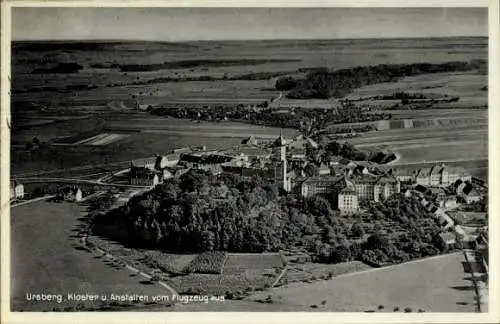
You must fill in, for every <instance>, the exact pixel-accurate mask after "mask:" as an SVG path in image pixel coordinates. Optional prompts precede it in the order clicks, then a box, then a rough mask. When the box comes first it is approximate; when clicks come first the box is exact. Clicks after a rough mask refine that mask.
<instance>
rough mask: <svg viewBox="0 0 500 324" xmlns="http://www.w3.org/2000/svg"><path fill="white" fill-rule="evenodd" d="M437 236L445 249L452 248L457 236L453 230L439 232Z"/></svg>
mask: <svg viewBox="0 0 500 324" xmlns="http://www.w3.org/2000/svg"><path fill="white" fill-rule="evenodd" d="M439 238H440V239H441V241H442V242H443V245H444V246H446V248H447V249H454V248H455V245H456V244H457V236H456V235H455V233H453V232H444V233H440V234H439Z"/></svg>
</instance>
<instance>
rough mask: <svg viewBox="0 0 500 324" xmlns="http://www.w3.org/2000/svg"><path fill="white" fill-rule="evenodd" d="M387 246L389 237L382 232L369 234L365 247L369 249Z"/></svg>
mask: <svg viewBox="0 0 500 324" xmlns="http://www.w3.org/2000/svg"><path fill="white" fill-rule="evenodd" d="M388 246H389V239H388V238H387V237H386V236H385V235H384V234H382V233H376V234H373V235H370V236H369V237H368V240H367V241H366V247H367V248H368V249H370V250H374V249H384V248H387V247H388Z"/></svg>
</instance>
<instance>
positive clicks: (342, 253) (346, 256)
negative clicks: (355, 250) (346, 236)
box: [330, 245, 351, 263]
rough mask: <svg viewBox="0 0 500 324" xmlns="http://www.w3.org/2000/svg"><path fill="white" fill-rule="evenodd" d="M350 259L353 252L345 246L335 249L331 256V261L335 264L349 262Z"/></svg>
mask: <svg viewBox="0 0 500 324" xmlns="http://www.w3.org/2000/svg"><path fill="white" fill-rule="evenodd" d="M350 259H351V251H350V250H349V248H347V247H345V246H343V245H340V246H337V247H335V248H334V249H333V251H332V254H331V255H330V260H331V262H333V263H339V262H348V261H350Z"/></svg>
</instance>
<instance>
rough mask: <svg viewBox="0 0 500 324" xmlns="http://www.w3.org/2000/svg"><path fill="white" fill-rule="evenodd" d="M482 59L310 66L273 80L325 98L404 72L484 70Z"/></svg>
mask: <svg viewBox="0 0 500 324" xmlns="http://www.w3.org/2000/svg"><path fill="white" fill-rule="evenodd" d="M486 67H487V62H486V61H485V60H471V61H470V62H446V63H438V64H434V63H413V64H390V65H386V64H381V65H375V66H359V67H355V68H347V69H340V70H333V71H332V70H329V69H326V68H318V69H315V70H312V71H311V72H309V73H308V74H307V76H306V77H305V78H303V79H294V78H292V77H290V76H286V77H282V78H280V79H278V80H277V81H276V85H275V87H276V89H277V90H280V91H288V93H287V95H286V97H287V98H290V99H328V98H342V97H344V96H346V95H347V94H349V93H351V92H352V91H353V90H354V89H356V88H360V87H362V86H365V85H371V84H376V83H383V82H395V81H398V80H400V79H402V78H404V77H407V76H415V75H420V74H429V73H445V72H464V71H473V70H479V71H480V72H481V71H483V72H484V71H485V69H486Z"/></svg>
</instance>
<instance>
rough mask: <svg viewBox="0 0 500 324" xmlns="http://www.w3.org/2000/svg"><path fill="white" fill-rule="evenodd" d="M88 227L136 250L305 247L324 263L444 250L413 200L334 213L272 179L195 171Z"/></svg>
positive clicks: (331, 208)
mask: <svg viewBox="0 0 500 324" xmlns="http://www.w3.org/2000/svg"><path fill="white" fill-rule="evenodd" d="M222 197H224V198H222ZM91 228H92V232H93V233H94V234H95V235H101V236H104V237H108V238H112V239H114V240H117V241H119V242H121V243H123V244H126V245H128V246H134V247H146V248H155V249H162V250H166V251H172V252H196V253H198V252H203V251H216V250H220V251H230V252H264V251H279V250H283V249H287V250H302V251H304V250H305V251H307V252H308V253H309V254H310V255H311V256H312V257H313V259H314V260H315V261H318V262H327V263H336V262H345V261H349V260H354V259H356V260H358V259H359V260H367V261H368V262H372V263H374V262H375V263H379V264H382V263H383V264H385V263H396V262H401V261H406V260H409V259H412V258H418V257H422V256H427V255H433V254H437V253H439V252H440V251H441V250H440V249H443V250H444V248H443V247H442V246H441V245H440V243H439V241H438V240H436V239H435V237H436V235H437V234H438V233H439V232H440V228H439V226H437V223H436V221H435V220H434V219H433V218H432V217H431V215H430V214H429V213H427V212H426V211H425V210H424V209H423V208H422V207H421V206H420V204H419V202H418V201H417V200H416V199H414V198H404V197H402V196H400V195H398V196H394V197H393V198H391V199H390V200H389V201H387V202H384V203H379V204H375V205H373V207H370V208H369V213H368V214H366V215H355V216H352V217H340V216H339V213H338V212H337V211H335V210H334V204H332V202H331V201H328V200H326V199H323V198H320V197H316V196H314V197H310V198H307V199H304V198H302V197H296V196H293V195H287V196H279V194H278V190H277V188H276V186H275V185H274V184H273V183H269V182H267V181H265V180H262V179H261V178H259V177H254V178H252V179H251V180H249V181H244V180H242V179H240V178H238V177H235V176H231V175H222V176H221V177H219V179H218V180H216V181H211V180H210V178H209V177H208V175H207V174H205V173H203V172H199V171H197V172H195V171H190V172H188V173H186V174H185V175H183V176H182V177H181V178H180V179H178V180H176V179H171V180H168V181H167V182H166V183H164V184H161V185H158V186H156V187H155V189H153V190H152V191H150V192H148V193H145V194H143V195H141V196H136V197H133V198H132V199H131V200H130V201H129V203H127V204H126V205H125V206H122V207H119V208H117V209H114V210H111V211H109V212H108V213H106V214H102V215H96V216H94V218H93V221H92V226H91ZM384 229H388V230H387V231H384Z"/></svg>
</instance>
